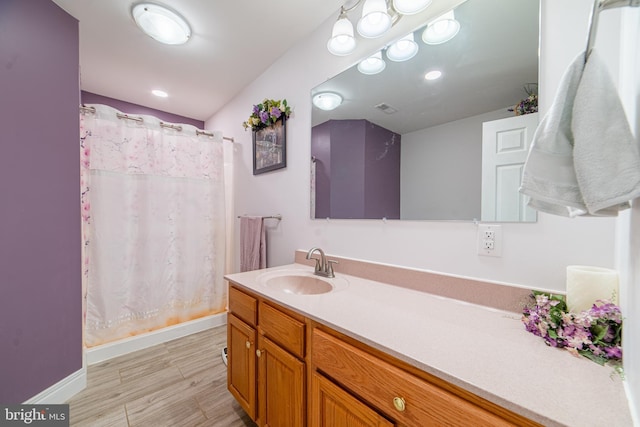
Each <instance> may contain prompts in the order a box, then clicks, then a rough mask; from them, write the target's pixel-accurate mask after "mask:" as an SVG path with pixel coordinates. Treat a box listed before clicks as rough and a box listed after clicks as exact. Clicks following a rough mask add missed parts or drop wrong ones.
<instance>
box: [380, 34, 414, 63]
mask: <svg viewBox="0 0 640 427" xmlns="http://www.w3.org/2000/svg"><path fill="white" fill-rule="evenodd" d="M417 53H418V43H416V42H415V41H414V38H413V33H410V34H407V35H406V36H404V37H403V38H401V39H400V40H398V41H396V42H395V43H393V44H391V45H390V46H389V47H388V48H387V58H389V59H390V60H392V61H395V62H402V61H406V60H408V59H411V58H413V57H414V56H416V54H417Z"/></svg>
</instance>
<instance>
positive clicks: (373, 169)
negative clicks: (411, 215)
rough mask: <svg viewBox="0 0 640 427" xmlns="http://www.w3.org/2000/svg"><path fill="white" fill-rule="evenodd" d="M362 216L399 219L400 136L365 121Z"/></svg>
mask: <svg viewBox="0 0 640 427" xmlns="http://www.w3.org/2000/svg"><path fill="white" fill-rule="evenodd" d="M364 126H365V128H366V131H365V140H366V146H365V168H364V169H365V179H364V180H365V183H366V184H365V189H364V191H365V195H364V200H365V206H364V212H365V216H364V217H363V218H377V219H380V218H387V219H400V135H398V134H397V133H394V132H391V131H390V130H388V129H385V128H383V127H380V126H378V125H376V124H373V123H371V122H367V121H365V125H364Z"/></svg>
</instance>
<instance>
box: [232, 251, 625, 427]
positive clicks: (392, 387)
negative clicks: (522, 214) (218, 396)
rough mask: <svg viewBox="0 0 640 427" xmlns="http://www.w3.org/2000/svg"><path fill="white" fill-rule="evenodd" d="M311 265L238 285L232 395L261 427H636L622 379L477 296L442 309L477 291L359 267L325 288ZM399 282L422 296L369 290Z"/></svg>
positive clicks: (344, 264)
mask: <svg viewBox="0 0 640 427" xmlns="http://www.w3.org/2000/svg"><path fill="white" fill-rule="evenodd" d="M299 255H300V253H298V254H297V257H296V263H295V264H291V265H287V266H283V267H276V268H269V269H266V270H259V271H252V272H246V273H238V274H232V275H228V276H226V278H227V280H228V281H229V285H230V286H229V315H228V332H227V333H228V351H229V356H228V357H229V359H228V377H227V382H228V389H229V390H230V392H231V393H232V394H233V396H234V397H235V398H236V399H237V400H238V402H239V403H240V404H241V406H242V407H243V408H244V409H245V411H246V412H247V413H248V414H249V415H250V416H251V418H252V419H254V420H255V421H256V422H257V423H258V425H260V426H266V425H291V426H304V425H308V426H312V427H316V426H318V427H319V426H340V425H350V426H351V425H362V426H396V425H398V426H429V425H434V426H441V425H448V426H469V425H473V426H513V425H515V426H536V425H545V426H561V425H575V426H589V425H593V426H601V425H612V426H613V425H615V426H627V425H631V420H630V415H629V410H628V406H627V402H626V397H625V394H624V390H623V387H622V382H621V380H620V379H619V378H617V377H615V376H612V370H611V369H610V368H606V367H600V366H598V365H596V364H594V363H593V362H590V361H588V360H586V359H584V358H575V357H572V356H571V355H570V354H568V353H567V352H565V351H561V350H557V349H552V348H549V347H546V346H545V345H544V344H543V342H542V340H540V339H539V338H537V337H535V336H533V335H531V334H529V333H527V332H526V331H525V330H524V327H523V326H522V324H521V322H520V316H519V313H517V312H516V311H515V310H514V311H509V310H504V309H498V308H495V307H490V306H484V305H480V304H477V303H476V302H475V299H477V298H482V296H478V295H474V292H473V291H471V292H468V293H466V294H465V293H461V294H460V296H461V299H452V298H449V297H444V296H441V295H437V294H438V293H442V292H451V290H452V289H453V290H455V289H457V288H460V285H462V284H464V283H463V282H465V281H467V280H466V279H459V278H451V277H447V276H442V275H438V274H435V273H428V272H420V271H415V270H406V271H403V269H397V268H395V267H388V266H382V265H379V264H368V263H362V262H359V261H353V260H348V259H340V264H339V268H336V270H337V271H336V278H335V279H330V278H317V277H314V275H313V268H312V267H311V266H310V265H308V264H306V261H305V260H304V259H303V258H302V257H301V256H299ZM341 271H345V273H341ZM359 271H360V272H362V274H360V275H359V276H358V275H355V274H358V272H359ZM385 271H386V272H387V273H386V274H387V275H389V277H393V278H394V279H390V281H394V280H397V281H401V282H405V281H406V282H407V285H408V287H403V286H397V285H392V284H388V283H384V282H380V281H377V280H372V279H371V278H367V276H370V275H375V276H376V277H378V278H385ZM347 273H350V274H347ZM362 276H365V277H362ZM439 277H441V279H442V280H439ZM292 278H294V279H292ZM425 279H429V280H426V281H425ZM452 280H453V281H452ZM447 281H449V282H447ZM296 282H298V283H303V284H305V285H306V287H304V288H295V283H296ZM318 282H322V283H318ZM426 282H429V283H433V285H430V284H428V283H426ZM438 282H441V283H440V285H441V284H442V283H446V284H447V286H444V287H440V288H439V283H438ZM468 282H469V283H468V285H470V286H473V283H474V282H473V281H468ZM326 283H329V284H331V286H332V288H331V289H330V290H329V291H327V289H324V288H322V286H323V284H326ZM482 286H488V288H484V289H483V292H482V293H483V294H486V293H489V294H493V296H492V298H493V299H498V295H499V294H500V293H501V292H503V291H504V293H503V294H502V296H503V297H505V296H506V298H507V299H508V298H512V299H513V298H514V297H515V298H521V296H522V295H524V294H526V293H528V290H523V289H516V290H514V289H507V288H509V287H504V286H503V285H496V284H487V283H483V282H478V287H480V288H482ZM502 288H505V289H502ZM426 291H429V292H426ZM430 292H432V293H430ZM503 299H504V298H503ZM512 302H513V303H514V305H515V306H517V303H518V302H517V301H512ZM521 302H522V301H521ZM594 407H599V408H607V409H606V410H601V411H594V410H593V408H594Z"/></svg>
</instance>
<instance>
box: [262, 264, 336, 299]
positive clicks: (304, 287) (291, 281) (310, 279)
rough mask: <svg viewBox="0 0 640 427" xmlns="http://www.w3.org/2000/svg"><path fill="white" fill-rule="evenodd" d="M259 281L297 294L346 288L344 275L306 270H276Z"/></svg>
mask: <svg viewBox="0 0 640 427" xmlns="http://www.w3.org/2000/svg"><path fill="white" fill-rule="evenodd" d="M258 283H260V284H261V285H262V286H265V287H267V288H269V289H273V290H276V291H280V292H284V293H287V294H295V295H318V294H326V293H328V292H334V291H336V290H340V289H344V287H346V286H347V284H348V283H349V282H347V280H346V279H344V278H342V277H333V278H328V277H321V276H316V275H315V274H313V272H312V271H306V270H276V271H271V272H268V273H263V274H261V275H260V276H258Z"/></svg>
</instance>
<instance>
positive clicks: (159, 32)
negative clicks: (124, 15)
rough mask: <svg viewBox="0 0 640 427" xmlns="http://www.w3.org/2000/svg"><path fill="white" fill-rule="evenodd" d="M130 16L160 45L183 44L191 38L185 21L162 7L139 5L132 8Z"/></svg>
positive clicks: (147, 4)
mask: <svg viewBox="0 0 640 427" xmlns="http://www.w3.org/2000/svg"><path fill="white" fill-rule="evenodd" d="M131 15H132V16H133V20H134V21H135V22H136V24H137V25H138V27H140V29H141V30H142V31H144V32H145V33H146V34H147V35H148V36H150V37H152V38H153V39H154V40H157V41H159V42H160V43H164V44H172V45H175V44H183V43H186V42H187V41H188V40H189V37H191V28H189V24H187V21H185V19H184V18H183V17H181V16H180V15H178V14H177V13H176V12H174V11H172V10H170V9H167V8H166V7H164V6H160V5H157V4H152V3H139V4H136V5H135V6H133V8H132V9H131Z"/></svg>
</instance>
